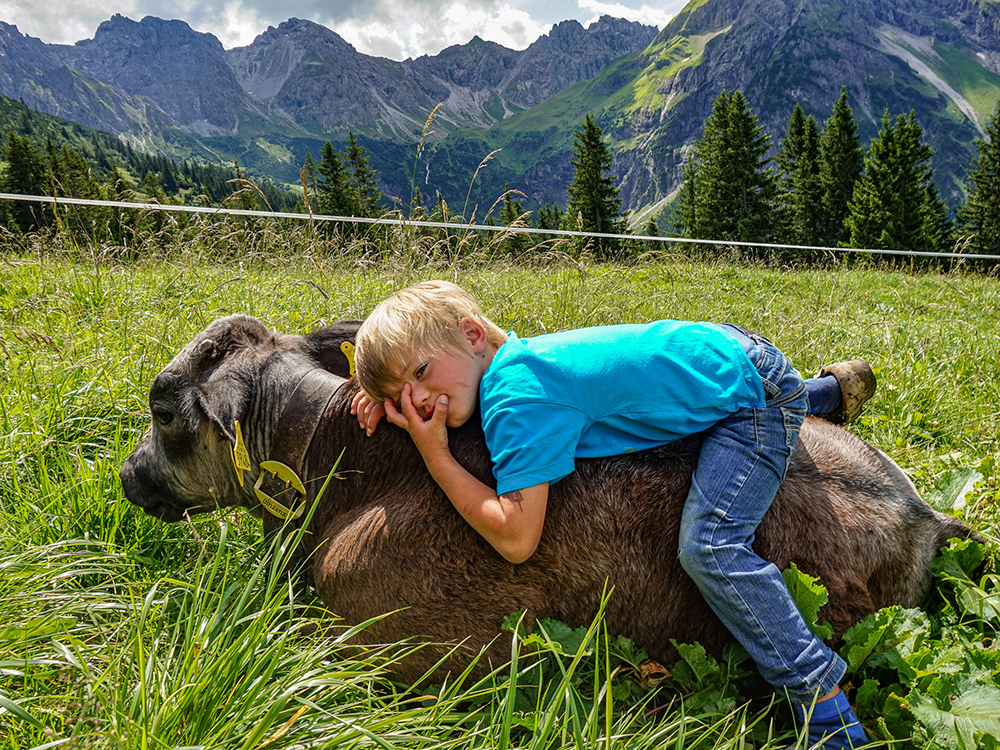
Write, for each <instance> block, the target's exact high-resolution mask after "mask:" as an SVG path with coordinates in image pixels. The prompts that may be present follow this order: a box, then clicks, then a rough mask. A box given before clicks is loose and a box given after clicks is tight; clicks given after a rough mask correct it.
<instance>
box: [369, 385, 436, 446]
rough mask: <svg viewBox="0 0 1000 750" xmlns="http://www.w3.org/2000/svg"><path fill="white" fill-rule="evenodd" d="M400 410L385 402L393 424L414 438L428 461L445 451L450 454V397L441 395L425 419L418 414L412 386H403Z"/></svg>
mask: <svg viewBox="0 0 1000 750" xmlns="http://www.w3.org/2000/svg"><path fill="white" fill-rule="evenodd" d="M399 404H400V407H401V408H399V409H397V408H396V405H395V404H394V403H393V402H392V401H391V400H390V399H386V401H385V415H386V419H388V420H389V421H390V422H391V423H392V424H394V425H396V426H397V427H402V428H403V429H404V430H406V431H407V432H408V433H410V437H411V438H413V442H414V444H416V446H417V450H419V451H420V455H422V456H423V457H424V459H425V460H426V459H427V458H428V457H429V456H432V455H434V454H435V453H436V452H440V451H444V452H445V453H450V452H451V451H450V450H449V448H448V428H447V425H446V420H447V419H448V397H447V396H445V395H441V396H439V397H438V400H437V401H436V402H435V403H434V411H433V412H432V413H431V415H430V416H429V417H428V418H427V419H424V418H423V417H421V416H420V414H419V413H418V412H417V408H416V407H415V406H414V405H413V399H412V398H411V397H410V384H409V383H407V384H406V385H404V386H403V392H402V394H400V397H399Z"/></svg>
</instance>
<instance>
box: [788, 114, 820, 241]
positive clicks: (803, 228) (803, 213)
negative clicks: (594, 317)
mask: <svg viewBox="0 0 1000 750" xmlns="http://www.w3.org/2000/svg"><path fill="white" fill-rule="evenodd" d="M820 173H821V168H820V147H819V125H818V124H817V123H816V119H815V118H814V117H812V116H811V115H810V116H809V117H808V118H806V121H805V131H804V132H803V134H802V152H801V153H800V154H799V160H798V164H797V165H796V167H795V172H794V174H793V175H792V181H791V195H790V200H789V201H788V207H789V209H790V213H789V219H790V222H789V224H788V228H789V230H790V233H789V239H791V240H792V242H794V243H796V244H799V245H819V244H821V231H822V227H823V221H824V218H825V214H824V211H823V182H822V178H821V174H820Z"/></svg>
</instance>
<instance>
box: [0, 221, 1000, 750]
mask: <svg viewBox="0 0 1000 750" xmlns="http://www.w3.org/2000/svg"><path fill="white" fill-rule="evenodd" d="M249 227H250V228H249V229H244V230H238V229H235V228H233V227H227V226H223V225H202V226H200V227H199V228H198V231H199V232H200V233H201V234H200V235H199V236H198V237H195V238H192V237H191V236H187V237H181V238H178V239H177V240H175V241H172V242H173V244H168V245H166V246H162V245H155V244H152V243H150V244H149V245H148V246H142V247H140V248H138V251H139V252H140V253H141V254H143V255H149V256H150V258H149V259H148V260H145V261H143V262H140V263H137V264H133V265H122V264H118V263H115V262H113V258H115V257H118V256H121V255H126V253H125V252H124V251H122V250H120V249H115V248H104V249H100V250H99V251H98V250H93V249H86V248H79V247H74V246H72V245H70V246H69V247H66V246H65V244H64V243H62V242H61V241H59V240H57V239H55V238H51V237H49V238H33V239H29V240H25V241H21V242H20V244H18V245H17V246H16V247H8V248H7V250H6V253H5V255H4V256H3V260H2V261H0V428H2V430H0V465H2V466H3V467H4V470H3V471H2V472H0V749H3V750H7V749H10V750H13V749H14V748H19V749H20V748H30V747H38V746H46V747H92V748H120V747H121V748H168V747H170V748H172V747H205V748H248V749H249V748H264V747H267V748H288V747H322V748H334V747H336V748H340V747H344V748H347V747H352V748H353V747H380V748H387V747H406V748H424V747H426V748H449V747H456V748H458V747H461V748H467V747H470V748H471V747H474V748H479V747H482V748H513V747H538V748H542V747H544V748H563V747H567V748H568V747H588V748H590V747H599V746H605V747H609V748H610V747H612V746H621V747H625V746H627V747H629V748H647V747H648V748H652V747H665V746H669V747H717V748H737V747H758V748H777V747H783V746H786V745H794V743H795V737H794V735H793V734H792V732H791V731H790V727H789V724H788V722H787V716H786V714H785V713H784V711H783V709H782V708H781V706H780V705H775V706H770V705H768V704H767V703H766V702H765V703H764V704H756V703H751V704H747V703H746V702H745V700H743V699H742V698H740V697H739V695H738V693H737V692H736V691H735V688H734V687H733V683H731V682H730V676H727V674H728V673H726V674H723V673H724V672H725V669H723V668H718V669H717V672H718V673H719V675H721V676H718V675H717V676H716V677H712V679H718V680H721V681H720V682H718V683H715V682H712V683H710V684H709V682H708V680H709V677H708V676H706V675H708V674H709V672H700V671H698V670H695V669H694V667H691V666H690V665H692V664H695V663H701V662H700V661H699V660H700V659H701V656H699V655H698V654H697V652H696V651H690V652H686V658H687V661H686V662H685V663H687V664H688V665H689V666H688V667H684V666H683V665H678V666H675V667H673V670H674V672H675V677H674V678H673V682H670V681H668V683H667V684H668V685H669V687H667V688H665V689H664V690H661V691H660V692H658V693H649V692H647V691H646V690H645V689H643V688H642V687H641V686H639V684H638V683H636V682H635V681H634V680H633V679H632V678H631V677H628V676H627V674H626V673H625V672H624V671H620V670H622V669H624V668H625V667H626V666H627V664H628V663H630V662H629V659H632V660H633V661H634V660H635V658H636V657H635V654H634V653H633V652H631V651H628V648H625V655H624V656H623V652H622V648H623V646H622V644H620V643H619V642H618V641H616V640H615V639H614V637H613V634H607V633H605V632H604V630H603V627H602V625H601V623H600V621H599V620H598V621H596V622H595V624H594V625H593V626H592V627H591V628H590V629H584V632H579V633H575V634H574V633H569V634H566V633H563V634H562V635H561V636H560V635H558V634H556V633H549V632H547V633H546V634H545V635H544V636H537V635H536V636H531V637H528V638H513V639H512V646H511V647H512V655H513V656H515V657H516V660H515V661H514V662H513V665H512V666H509V667H503V668H501V669H499V670H498V671H497V672H496V673H495V674H493V675H491V676H490V677H488V678H487V679H485V680H483V681H480V682H474V681H473V680H472V679H471V678H469V677H468V676H456V678H455V679H454V680H453V681H451V682H449V683H447V684H445V685H442V686H437V687H435V688H433V689H432V690H428V691H421V692H420V693H413V692H410V691H407V690H405V689H404V688H403V687H401V686H397V685H394V684H393V683H391V682H390V681H388V680H387V679H386V677H385V676H384V672H385V669H386V666H387V664H388V663H389V662H391V660H392V659H393V658H395V656H394V655H395V654H396V653H397V652H399V651H400V649H402V650H403V651H405V649H406V645H405V644H401V645H398V646H392V647H388V648H386V649H384V650H382V651H370V652H365V651H347V650H345V649H343V648H341V647H340V646H339V645H338V641H337V639H338V638H343V636H344V632H343V630H342V629H337V628H335V629H334V630H333V631H332V634H331V636H330V637H329V638H322V637H319V636H317V635H315V634H312V635H310V634H308V633H309V630H310V628H311V626H313V625H315V624H316V623H317V622H321V621H323V620H322V619H321V618H323V617H324V615H322V614H321V613H319V612H318V611H317V610H316V607H317V603H316V602H313V601H303V600H301V598H298V599H297V598H296V597H295V596H293V595H292V594H291V593H290V591H289V590H288V586H287V584H286V583H285V579H284V577H283V576H282V574H281V573H280V571H279V570H278V568H277V567H276V565H275V564H273V563H272V562H271V558H270V556H269V555H268V554H267V550H266V549H264V548H263V546H262V542H261V539H260V531H259V523H258V522H256V521H254V520H253V519H252V518H250V517H249V516H248V515H246V514H242V513H240V512H235V511H234V512H229V513H226V514H221V515H213V516H206V517H202V518H199V519H196V520H195V521H194V522H193V523H192V524H175V525H164V524H161V523H159V522H156V521H154V520H151V519H149V518H147V517H146V516H144V515H143V514H142V513H141V512H139V511H137V510H136V509H134V508H133V507H131V506H130V505H129V503H128V502H127V501H125V500H124V498H123V496H122V492H121V488H120V486H119V482H118V478H117V471H118V467H119V466H120V464H121V462H122V461H123V460H124V458H125V457H126V456H127V455H128V453H129V452H130V451H131V449H132V447H133V446H134V444H135V443H136V441H137V440H138V439H139V437H140V436H141V434H142V433H143V431H144V430H145V429H146V426H147V423H148V418H147V416H146V405H145V399H146V391H147V389H148V386H149V383H150V382H151V380H152V378H153V376H154V375H155V373H156V372H157V371H159V369H160V368H162V367H163V366H164V365H165V364H166V362H167V361H168V360H169V359H170V358H171V357H172V356H173V354H174V353H175V352H176V351H177V350H178V349H180V347H181V346H182V345H183V344H185V343H186V342H187V341H188V340H190V339H191V337H192V336H193V335H194V334H195V333H197V332H198V331H199V330H201V329H202V328H203V327H204V326H205V325H207V323H208V322H209V321H211V320H212V319H213V318H215V317H217V316H219V315H223V314H226V313H231V312H244V313H249V314H251V315H255V316H257V317H259V318H261V319H262V320H263V321H264V322H265V323H267V324H268V325H270V326H272V327H274V328H276V329H279V330H282V331H287V332H304V331H308V330H311V329H313V328H316V327H318V326H321V325H323V324H325V323H328V322H332V321H334V320H336V319H338V318H341V317H352V316H363V315H364V314H366V313H367V312H368V311H369V310H370V309H371V308H372V307H373V306H374V305H375V304H376V303H377V302H379V301H380V300H381V299H383V298H384V297H385V296H387V295H388V294H389V293H390V292H392V291H393V290H395V289H397V288H399V287H401V286H404V285H407V284H410V283H413V282H415V281H417V280H420V279H425V278H435V277H436V278H441V277H444V278H450V279H454V280H456V281H457V282H459V283H460V284H463V285H464V286H466V287H467V288H468V289H469V290H470V291H471V292H472V293H473V294H474V295H475V296H477V297H478V298H479V299H480V300H481V302H482V304H483V307H484V308H485V310H486V312H487V314H489V315H491V316H493V317H494V318H495V319H496V320H497V322H498V323H499V324H500V325H501V326H503V327H504V328H507V329H514V330H516V331H517V332H518V333H520V334H522V335H531V334H536V333H541V332H544V331H553V330H558V329H561V328H566V327H571V326H583V325H594V324H602V323H619V322H631V321H646V320H650V319H653V318H659V317H677V318H694V319H712V320H730V321H735V322H739V323H741V324H743V325H746V326H748V327H751V328H754V329H757V330H759V331H761V332H762V333H764V334H765V335H767V336H768V337H769V338H771V339H772V340H773V341H775V342H776V343H777V344H778V345H779V346H780V347H781V348H782V349H783V350H784V351H786V353H788V354H789V356H790V357H791V358H792V360H793V361H794V362H795V363H797V365H798V366H799V367H800V369H802V370H803V371H804V372H806V373H810V372H812V371H814V370H815V369H817V368H818V367H820V366H821V365H822V364H824V363H826V362H829V361H834V360H838V359H843V358H848V357H855V356H860V355H864V356H866V357H868V358H869V359H870V360H871V361H872V362H873V364H874V366H875V369H876V371H877V373H878V375H879V392H878V394H877V396H876V398H875V399H874V401H873V402H872V404H871V408H870V409H869V411H868V412H867V413H866V414H865V415H864V416H863V417H862V418H861V420H859V422H857V423H856V425H855V426H854V427H853V429H854V430H855V431H856V432H858V433H859V434H861V435H862V436H863V437H865V438H866V439H868V440H869V441H871V442H872V443H874V444H875V445H876V446H878V447H879V448H881V449H883V450H884V451H886V452H887V453H888V454H889V455H890V456H891V457H892V458H893V459H895V460H896V461H897V462H899V463H900V464H901V465H902V466H903V467H904V469H905V470H906V471H907V472H908V473H909V474H910V475H911V476H912V477H913V479H914V481H915V482H916V484H917V486H918V487H919V488H920V489H921V491H923V492H924V493H927V494H928V495H934V493H935V490H936V489H937V488H939V487H940V486H943V485H944V484H946V483H947V482H948V481H950V480H952V479H953V478H954V476H955V472H956V471H962V472H969V471H971V470H977V471H979V472H980V474H982V480H981V481H980V482H979V483H978V484H976V485H975V487H974V489H973V490H972V492H971V493H970V494H969V495H967V496H965V498H964V499H965V504H964V507H962V508H961V509H960V510H959V511H956V512H958V513H960V514H961V515H963V516H964V518H965V519H966V520H967V521H968V522H969V523H971V524H972V525H974V526H975V527H976V528H977V529H979V530H980V531H981V532H982V533H983V534H984V535H985V536H986V537H987V538H988V539H989V540H990V549H991V551H993V552H995V551H996V549H997V537H998V536H1000V512H998V510H997V502H998V500H1000V483H998V481H997V477H996V474H995V473H994V471H993V468H992V467H993V463H994V462H995V460H996V458H997V454H998V453H1000V432H998V425H1000V383H998V373H1000V344H998V338H997V331H998V330H1000V313H998V310H1000V288H998V286H997V282H996V279H995V278H993V277H992V276H990V275H986V274H980V273H969V272H967V271H966V270H963V269H961V268H960V269H958V270H953V271H950V272H946V271H925V272H919V271H910V270H905V269H904V270H900V269H896V270H893V269H886V268H881V269H880V268H874V267H870V266H865V265H860V264H859V265H846V266H844V267H836V266H830V267H827V268H821V269H809V268H802V269H791V270H790V269H785V268H778V267H768V266H765V265H761V264H752V263H748V264H740V263H738V262H734V261H733V259H720V260H711V259H704V258H700V259H698V258H687V257H684V256H669V255H664V256H660V257H657V258H650V259H647V260H646V261H645V262H642V263H637V264H634V265H629V266H614V265H596V264H593V263H590V262H588V261H586V260H585V259H584V260H579V259H573V258H571V257H570V256H569V255H566V254H564V253H562V252H559V251H558V249H557V250H556V251H554V252H552V253H551V254H550V255H549V257H548V260H547V261H545V262H541V261H539V262H536V263H534V264H531V265H527V264H522V265H515V264H512V263H510V262H504V261H496V260H494V261H488V260H487V259H485V258H483V257H470V258H467V259H464V260H463V259H462V258H461V257H460V258H459V259H458V260H457V261H456V260H455V258H454V256H453V255H452V256H448V255H447V254H446V253H445V252H444V251H443V250H442V245H441V243H440V242H439V243H437V244H434V243H432V242H431V241H430V240H429V239H427V238H424V239H423V240H419V239H416V240H415V239H414V238H412V237H407V236H404V235H397V236H395V237H394V239H393V245H392V246H393V247H394V248H396V254H395V255H393V256H391V257H386V256H385V255H377V254H365V253H364V252H361V251H360V250H358V249H357V247H356V246H355V247H353V248H352V247H350V246H348V247H341V246H331V245H329V244H326V243H313V242H312V241H311V239H310V238H311V235H310V230H308V229H295V230H288V231H279V230H278V229H277V228H274V227H270V228H269V227H267V226H264V225H253V224H251V225H249ZM352 242H353V241H352ZM346 244H347V245H350V243H346ZM95 255H96V257H95ZM334 625H337V623H336V621H334ZM532 639H534V640H532ZM639 646H641V644H639ZM993 649H994V650H995V646H993ZM629 654H631V656H629ZM541 659H546V660H548V661H546V663H547V664H548V665H549V667H548V668H547V670H544V671H543V670H540V668H538V667H536V666H535V664H536V663H537V662H538V661H539V660H541ZM685 670H686V671H685ZM720 670H721V671H720ZM712 674H716V673H712ZM685 675H687V678H686V679H688V683H685V682H684V681H683V680H684V679H685ZM703 682H704V684H703ZM699 696H700V698H699ZM655 708H659V709H660V710H658V711H655V712H653V711H652V710H653V709H655ZM893 726H896V725H895V724H894V725H893ZM49 743H51V744H49ZM905 746H906V745H904V747H905Z"/></svg>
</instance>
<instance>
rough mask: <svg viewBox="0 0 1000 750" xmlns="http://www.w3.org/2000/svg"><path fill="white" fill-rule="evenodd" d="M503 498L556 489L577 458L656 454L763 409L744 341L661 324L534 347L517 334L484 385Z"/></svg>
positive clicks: (486, 423) (564, 335)
mask: <svg viewBox="0 0 1000 750" xmlns="http://www.w3.org/2000/svg"><path fill="white" fill-rule="evenodd" d="M479 399H480V406H481V410H482V419H483V430H484V431H485V433H486V443H487V445H488V446H489V450H490V456H491V458H492V459H493V473H494V475H495V476H496V478H497V493H498V494H501V495H502V494H504V493H505V492H512V491H513V490H518V489H523V488H524V487H530V486H532V485H536V484H541V483H542V482H555V481H557V480H559V479H562V478H563V477H565V476H566V475H567V474H570V473H571V472H572V471H573V468H574V465H573V462H574V459H575V458H576V457H580V458H595V457H600V456H614V455H618V454H621V453H630V452H632V451H638V450H643V449H645V448H653V447H655V446H658V445H663V444H665V443H670V442H673V441H674V440H678V439H680V438H682V437H685V436H687V435H693V434H694V433H697V432H701V431H703V430H706V429H708V428H709V427H711V426H712V425H714V424H715V423H716V422H718V421H720V420H721V419H724V418H725V417H727V416H729V415H730V414H732V413H734V412H736V411H739V410H740V409H743V408H751V407H756V406H763V405H764V388H763V385H762V383H761V379H760V375H759V373H758V372H757V370H756V368H755V367H754V365H753V363H751V362H750V358H749V357H748V356H747V354H746V352H745V351H744V349H743V347H742V346H741V345H740V342H739V341H737V340H736V338H735V337H734V336H733V335H732V334H731V333H729V332H728V331H727V330H726V329H725V328H723V327H720V326H717V325H714V324H711V323H689V322H684V321H674V320H661V321H657V322H654V323H648V324H644V325H618V326H598V327H594V328H580V329H576V330H571V331H562V332H560V333H552V334H546V335H543V336H536V337H533V338H527V339H522V338H518V337H517V336H516V335H515V334H514V333H513V332H512V333H511V334H510V335H509V336H508V338H507V342H506V343H505V344H504V345H503V346H501V347H500V350H499V351H498V352H497V353H496V356H495V357H494V359H493V362H492V363H491V364H490V366H489V368H487V370H486V372H485V373H484V375H483V378H482V380H481V381H480V385H479Z"/></svg>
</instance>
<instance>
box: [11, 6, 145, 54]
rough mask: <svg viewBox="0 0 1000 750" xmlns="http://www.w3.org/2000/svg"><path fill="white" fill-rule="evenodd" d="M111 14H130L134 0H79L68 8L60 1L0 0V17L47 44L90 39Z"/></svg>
mask: <svg viewBox="0 0 1000 750" xmlns="http://www.w3.org/2000/svg"><path fill="white" fill-rule="evenodd" d="M115 13H121V14H122V15H125V16H131V15H133V14H134V13H135V2H134V0H80V2H74V3H73V4H72V7H67V4H66V3H63V2H39V1H38V0H0V20H3V21H5V22H6V23H10V24H14V25H15V26H17V28H18V30H19V31H20V32H21V33H22V34H27V35H28V36H34V37H38V38H39V39H41V40H42V41H43V42H46V43H47V44H75V43H76V42H78V41H80V40H81V39H90V38H92V37H93V36H94V30H95V29H97V27H98V26H99V25H100V24H101V22H103V21H107V20H108V19H109V18H111V16H113V15H114V14H115Z"/></svg>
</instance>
